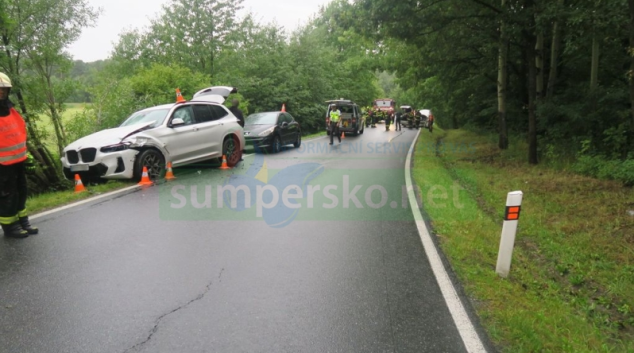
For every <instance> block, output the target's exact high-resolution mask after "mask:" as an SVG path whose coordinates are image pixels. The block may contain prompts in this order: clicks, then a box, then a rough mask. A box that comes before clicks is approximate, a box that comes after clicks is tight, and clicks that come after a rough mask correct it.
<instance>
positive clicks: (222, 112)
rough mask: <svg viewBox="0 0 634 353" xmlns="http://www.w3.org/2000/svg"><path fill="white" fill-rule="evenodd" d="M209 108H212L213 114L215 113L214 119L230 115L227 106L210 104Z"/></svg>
mask: <svg viewBox="0 0 634 353" xmlns="http://www.w3.org/2000/svg"><path fill="white" fill-rule="evenodd" d="M209 108H210V109H211V114H212V115H213V120H218V119H222V118H224V117H225V116H227V115H229V113H228V112H227V110H226V109H225V108H223V107H221V106H218V105H210V106H209Z"/></svg>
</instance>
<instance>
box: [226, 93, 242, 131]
mask: <svg viewBox="0 0 634 353" xmlns="http://www.w3.org/2000/svg"><path fill="white" fill-rule="evenodd" d="M239 105H240V101H239V100H237V99H234V100H232V101H231V108H229V111H231V113H232V114H233V115H235V116H236V118H238V124H240V126H242V127H244V115H243V114H242V110H240V108H238V106H239Z"/></svg>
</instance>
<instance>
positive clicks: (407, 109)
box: [401, 105, 421, 129]
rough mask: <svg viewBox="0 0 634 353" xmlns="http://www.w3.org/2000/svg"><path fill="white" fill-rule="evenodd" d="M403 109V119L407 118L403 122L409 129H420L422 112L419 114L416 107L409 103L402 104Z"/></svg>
mask: <svg viewBox="0 0 634 353" xmlns="http://www.w3.org/2000/svg"><path fill="white" fill-rule="evenodd" d="M401 111H402V112H403V116H402V118H401V120H403V119H405V121H404V122H402V124H403V123H404V125H405V126H406V127H407V128H408V129H418V128H419V127H420V121H421V116H420V113H418V114H417V111H416V109H414V108H412V107H411V106H409V105H402V106H401Z"/></svg>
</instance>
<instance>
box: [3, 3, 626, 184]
mask: <svg viewBox="0 0 634 353" xmlns="http://www.w3.org/2000/svg"><path fill="white" fill-rule="evenodd" d="M193 3H194V4H193V5H194V6H191V2H190V3H188V5H185V3H183V2H181V1H176V0H171V1H169V2H168V3H166V4H165V5H164V6H163V8H162V11H161V12H160V13H159V14H157V16H156V18H154V19H153V20H152V22H151V25H150V26H149V27H148V28H146V29H130V30H128V31H127V32H125V33H122V34H121V35H120V37H119V40H118V42H117V43H116V45H115V47H114V48H113V51H112V55H111V57H110V58H108V59H107V60H103V61H98V62H94V63H84V62H81V61H75V62H71V61H70V59H69V57H68V55H67V54H65V52H64V48H65V47H67V46H68V44H70V43H72V42H73V41H74V40H76V39H77V37H78V35H79V33H80V31H81V29H82V28H83V27H86V26H90V25H92V24H93V23H94V19H95V18H96V16H97V15H98V14H97V13H96V12H95V11H94V10H93V9H91V8H90V7H89V6H88V5H87V3H86V1H85V0H62V1H52V0H38V1H26V0H0V35H1V38H2V45H3V47H2V48H3V50H2V54H0V69H2V70H3V71H4V72H7V74H9V75H10V76H11V77H13V78H14V81H15V84H16V89H15V90H14V91H13V93H14V96H15V99H17V100H18V101H19V103H20V104H19V107H20V109H21V111H22V112H23V113H25V116H26V118H27V120H28V121H29V135H30V138H31V142H32V146H30V150H31V151H32V152H33V153H34V154H36V157H37V158H38V159H39V160H40V161H41V162H42V165H44V166H45V168H44V169H43V171H42V173H39V174H40V180H39V181H38V184H39V185H46V186H52V185H54V184H55V183H56V182H57V181H58V180H59V165H58V161H57V160H58V158H57V157H56V154H58V153H59V151H60V150H61V149H62V148H63V147H64V146H65V144H66V143H68V142H70V141H71V140H73V139H75V138H77V137H79V136H82V135H85V134H88V133H91V132H94V131H98V130H100V129H103V128H107V127H113V126H116V125H118V124H119V123H120V122H122V121H123V120H124V119H125V118H126V117H127V116H128V115H129V114H131V113H132V112H134V111H135V110H137V109H139V108H142V107H146V106H149V105H153V104H158V103H166V102H171V101H173V100H174V89H175V88H177V87H178V88H180V89H181V91H182V93H183V95H184V96H185V98H191V95H192V94H193V93H194V92H195V91H196V90H198V89H200V88H203V87H206V86H209V85H232V86H236V87H238V89H239V95H238V98H239V99H240V101H241V107H242V108H243V110H244V111H245V112H247V113H252V112H257V111H269V110H279V109H280V107H281V105H282V104H285V105H286V107H287V110H288V111H289V112H291V113H292V114H293V115H294V116H295V117H296V118H297V119H298V120H299V121H300V123H301V124H302V127H303V130H304V131H305V132H306V133H309V132H315V131H318V130H320V129H323V124H324V121H323V115H324V111H325V106H324V101H325V100H328V99H333V98H341V97H343V98H348V99H352V100H355V101H357V102H358V103H359V104H360V105H364V106H365V105H368V104H370V102H371V101H372V100H373V99H375V98H379V97H390V98H394V99H396V100H397V102H398V104H399V105H401V104H407V105H413V106H416V107H420V108H428V109H433V111H434V115H435V117H436V119H437V120H436V121H437V122H438V123H439V124H441V125H443V126H445V127H467V128H472V129H479V130H484V131H497V132H498V133H499V136H500V137H499V141H500V142H499V147H500V148H502V149H504V148H506V147H507V146H508V143H509V139H511V140H512V139H517V138H521V139H526V141H528V143H529V146H530V148H529V156H528V161H529V162H530V163H537V162H538V161H539V159H540V158H541V157H542V156H548V157H550V158H562V157H565V156H573V157H575V158H579V160H580V161H581V162H582V164H580V165H578V166H577V167H578V170H579V171H582V172H584V173H590V174H599V173H598V172H596V171H597V170H603V171H605V170H617V172H615V173H616V174H618V175H625V176H628V175H629V176H630V179H632V178H631V176H632V174H634V172H633V171H631V170H630V169H631V165H632V163H631V160H632V159H633V158H634V156H633V155H632V154H633V153H632V151H634V113H633V111H634V108H633V105H632V102H633V100H634V85H633V84H632V82H631V79H632V72H633V71H634V57H633V56H632V50H631V48H632V47H633V46H634V24H633V23H634V15H632V13H634V0H628V1H626V0H614V1H600V0H591V1H578V0H556V1H554V0H441V1H436V0H421V1H400V0H397V1H394V0H356V1H346V0H335V1H333V2H331V3H330V4H329V5H328V6H325V7H323V8H322V9H321V10H320V11H319V12H318V13H317V14H316V15H315V17H314V18H313V19H312V20H311V21H310V22H309V23H308V24H307V25H306V26H304V27H301V28H299V29H297V30H296V31H295V32H293V33H291V34H288V33H287V32H285V31H283V30H282V29H281V28H280V27H278V26H276V25H274V24H261V23H258V22H257V21H255V20H254V16H252V15H248V16H246V17H242V18H239V17H238V16H237V15H236V14H237V13H238V11H239V10H240V9H241V8H242V0H194V1H193ZM45 8H46V9H55V11H43V10H42V9H45ZM36 24H50V25H45V26H43V27H42V28H43V31H42V32H39V33H41V35H37V36H35V35H29V33H33V31H35V30H36V28H37V27H36V26H35V25H36ZM60 26H63V27H64V28H65V31H63V32H64V33H65V35H63V36H58V35H52V34H51V33H59V32H60V31H59V30H60V28H61V27H60ZM38 30H41V28H38ZM64 102H91V103H92V104H91V105H90V107H89V108H87V109H86V110H85V111H83V112H82V113H80V114H79V115H78V116H77V117H76V118H75V119H72V120H70V121H62V119H61V118H60V116H61V113H62V112H63V111H64V105H63V104H62V103H64ZM42 115H47V116H48V117H49V118H50V120H51V121H52V122H53V125H54V129H53V131H54V134H55V136H54V138H53V139H54V140H55V141H56V145H57V146H56V147H57V148H56V151H48V149H47V148H46V147H45V146H44V143H43V140H44V139H46V138H50V137H47V136H45V133H44V129H43V128H41V124H40V122H39V121H38V119H39V117H40V116H42ZM606 161H609V162H606ZM602 163H604V164H605V163H607V164H605V165H603V166H602V165H601V164H602ZM606 166H609V168H608V167H606ZM593 171H595V172H593ZM602 173H603V174H606V173H605V172H602ZM611 175H612V177H614V173H611ZM618 179H621V180H630V179H628V177H625V178H624V177H618ZM46 180H50V183H47V182H45V181H46Z"/></svg>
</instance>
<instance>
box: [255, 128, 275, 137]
mask: <svg viewBox="0 0 634 353" xmlns="http://www.w3.org/2000/svg"><path fill="white" fill-rule="evenodd" d="M274 130H275V126H272V127H270V128H268V129H266V130H264V131H262V132H260V133H259V134H258V136H267V135H270V134H271V133H272V132H273V131H274Z"/></svg>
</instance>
